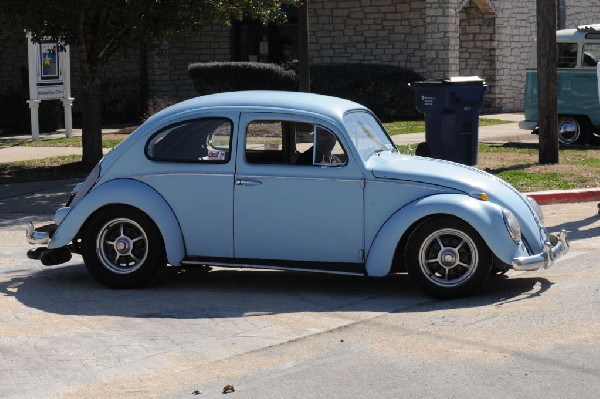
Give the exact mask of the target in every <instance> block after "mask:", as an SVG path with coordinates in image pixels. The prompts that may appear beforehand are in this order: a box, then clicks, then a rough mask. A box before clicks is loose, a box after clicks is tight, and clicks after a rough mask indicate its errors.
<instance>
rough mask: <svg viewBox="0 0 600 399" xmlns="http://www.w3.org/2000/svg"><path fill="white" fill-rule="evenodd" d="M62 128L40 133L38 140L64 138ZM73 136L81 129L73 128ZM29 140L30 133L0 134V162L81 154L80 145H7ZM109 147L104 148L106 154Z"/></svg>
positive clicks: (79, 134) (104, 132) (107, 131)
mask: <svg viewBox="0 0 600 399" xmlns="http://www.w3.org/2000/svg"><path fill="white" fill-rule="evenodd" d="M118 130H119V129H102V134H106V133H114V132H116V131H118ZM65 137H66V135H65V133H64V131H63V130H59V131H57V132H53V133H40V141H43V140H50V139H64V138H65ZM73 137H81V129H73ZM22 140H31V135H4V136H0V163H9V162H19V161H30V160H34V159H44V158H51V157H58V156H63V155H81V148H80V147H21V146H16V147H14V146H13V147H10V146H9V145H10V144H12V143H14V142H18V141H22ZM109 150H110V149H108V148H104V149H103V150H102V151H103V152H104V153H105V154H106V153H107V152H108V151H109Z"/></svg>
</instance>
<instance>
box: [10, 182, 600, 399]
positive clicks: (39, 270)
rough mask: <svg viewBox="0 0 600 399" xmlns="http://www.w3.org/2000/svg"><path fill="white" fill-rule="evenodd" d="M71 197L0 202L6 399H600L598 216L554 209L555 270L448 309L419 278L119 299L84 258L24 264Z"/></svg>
mask: <svg viewBox="0 0 600 399" xmlns="http://www.w3.org/2000/svg"><path fill="white" fill-rule="evenodd" d="M72 184H74V182H71V181H67V182H61V183H60V184H57V183H56V182H55V183H48V184H47V186H46V187H45V188H44V187H41V188H40V187H38V188H37V189H36V190H33V191H32V190H31V188H27V186H26V185H16V186H14V187H11V195H5V196H4V197H3V198H1V199H0V210H1V211H0V242H2V243H3V245H2V247H1V248H0V323H1V326H2V328H1V329H0V382H1V384H0V397H11V398H12V397H18V398H20V397H27V398H29V397H31V398H33V397H35V398H40V397H44V398H52V397H60V398H83V397H85V398H92V397H98V398H100V397H102V398H106V397H111V398H112V397H114V398H128V397H130V398H142V397H143V398H148V397H157V398H187V397H196V396H197V395H201V396H200V397H217V396H219V397H220V396H221V395H222V394H223V393H222V392H223V387H225V386H226V385H227V384H232V385H233V386H234V387H235V392H232V393H230V395H234V397H243V398H258V397H260V398H282V397H286V398H287V397H290V398H292V397H297V398H326V397H327V398H338V397H339V398H342V397H343V398H347V397H382V398H385V397H390V398H391V397H394V398H397V397H434V398H435V397H440V398H441V397H444V398H451V397H461V398H463V397H483V396H485V397H489V398H505V397H525V398H527V397H539V396H540V395H542V394H543V395H544V396H545V397H550V398H564V397H580V398H596V397H597V392H598V390H599V388H600V382H599V381H598V378H597V377H598V375H600V356H599V355H600V333H598V331H600V310H599V309H600V306H599V305H600V295H599V291H600V270H599V269H598V266H597V258H598V255H599V254H600V252H599V250H600V240H598V239H597V238H596V237H597V236H598V233H599V232H600V219H599V218H598V216H597V208H596V203H592V202H588V203H576V204H561V205H547V206H544V207H543V209H544V213H545V215H546V225H547V226H549V228H550V230H553V231H555V230H559V229H561V228H566V229H567V230H570V231H571V233H570V234H571V238H572V248H571V251H570V252H569V254H567V255H566V256H565V257H564V258H563V259H561V260H560V261H559V262H557V263H556V264H555V265H554V267H552V268H551V269H549V270H540V271H537V272H531V273H523V272H509V273H508V275H507V276H504V277H498V278H494V279H491V280H490V281H489V282H488V283H486V285H485V286H484V288H483V289H482V291H480V292H479V293H478V294H477V295H475V296H472V297H470V298H466V299H461V300H454V301H445V302H444V301H442V302H440V301H435V300H432V299H430V298H428V297H426V296H424V295H423V294H422V293H421V292H420V291H418V290H417V289H415V288H414V287H413V286H412V284H411V282H410V280H409V279H408V277H407V276H406V275H398V276H394V277H391V278H385V279H367V278H355V277H344V276H327V275H318V274H300V273H288V272H274V271H241V270H228V269H216V270H215V271H213V272H210V273H209V274H204V273H201V272H199V271H196V270H192V269H191V270H187V271H186V272H184V273H177V272H176V271H175V270H171V271H170V272H167V273H165V274H164V276H163V278H162V279H161V280H160V282H159V283H157V284H155V285H154V286H152V287H148V288H145V289H139V290H110V289H107V288H105V287H103V286H101V285H100V284H99V283H97V282H96V281H95V280H94V279H93V278H92V277H91V276H90V275H89V274H88V273H87V271H86V269H85V266H84V265H83V263H82V260H81V258H80V257H78V256H75V257H74V258H73V260H71V261H70V262H69V263H68V264H66V265H62V266H57V267H44V266H42V265H41V264H40V263H39V262H37V261H32V260H29V259H27V258H26V257H25V252H26V250H27V249H28V248H29V246H28V244H26V242H25V238H24V230H23V225H24V224H25V223H26V222H27V221H28V220H34V221H40V220H44V219H48V218H49V215H50V212H51V210H52V209H54V208H55V207H56V206H57V205H60V204H61V203H62V202H63V201H64V199H65V196H66V195H67V192H68V190H69V188H70V185H72Z"/></svg>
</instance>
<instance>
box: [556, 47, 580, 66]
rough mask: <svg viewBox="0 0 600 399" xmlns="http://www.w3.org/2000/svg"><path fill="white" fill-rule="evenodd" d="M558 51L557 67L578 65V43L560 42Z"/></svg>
mask: <svg viewBox="0 0 600 399" xmlns="http://www.w3.org/2000/svg"><path fill="white" fill-rule="evenodd" d="M556 52H557V54H558V63H557V64H556V67H557V68H575V67H576V66H577V43H558V44H557V46H556Z"/></svg>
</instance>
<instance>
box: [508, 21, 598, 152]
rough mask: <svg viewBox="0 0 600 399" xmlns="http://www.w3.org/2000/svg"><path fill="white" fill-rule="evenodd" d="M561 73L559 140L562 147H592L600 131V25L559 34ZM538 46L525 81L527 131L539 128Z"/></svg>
mask: <svg viewBox="0 0 600 399" xmlns="http://www.w3.org/2000/svg"><path fill="white" fill-rule="evenodd" d="M556 42H557V57H558V59H557V64H556V68H557V73H558V116H559V118H558V119H559V121H558V139H559V141H560V143H561V144H564V145H571V144H588V143H590V142H593V141H594V139H595V138H596V137H597V134H598V132H600V101H599V100H598V78H597V73H596V66H597V64H598V60H600V25H582V26H579V27H578V28H577V29H563V30H559V31H557V32H556ZM537 86H538V71H537V47H536V45H535V43H534V45H533V46H532V51H531V55H530V60H529V66H528V67H527V72H526V79H525V107H524V114H525V119H524V120H522V121H521V122H519V127H520V128H521V129H524V130H532V131H534V132H537V126H538V93H537V92H538V87H537Z"/></svg>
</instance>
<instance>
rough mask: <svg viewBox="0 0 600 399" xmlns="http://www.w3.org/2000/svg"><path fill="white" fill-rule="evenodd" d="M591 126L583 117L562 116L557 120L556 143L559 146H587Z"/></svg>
mask: <svg viewBox="0 0 600 399" xmlns="http://www.w3.org/2000/svg"><path fill="white" fill-rule="evenodd" d="M591 135H592V126H591V124H590V121H589V120H588V119H587V118H586V117H585V116H571V115H564V116H561V117H560V118H559V119H558V142H559V143H560V144H561V145H577V144H579V145H582V144H588V141H589V139H590V136H591Z"/></svg>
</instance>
